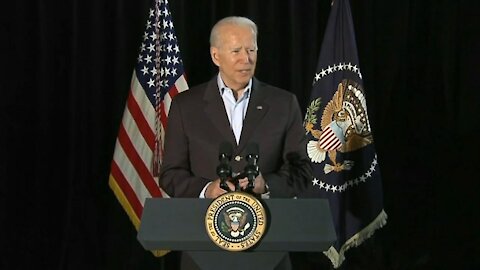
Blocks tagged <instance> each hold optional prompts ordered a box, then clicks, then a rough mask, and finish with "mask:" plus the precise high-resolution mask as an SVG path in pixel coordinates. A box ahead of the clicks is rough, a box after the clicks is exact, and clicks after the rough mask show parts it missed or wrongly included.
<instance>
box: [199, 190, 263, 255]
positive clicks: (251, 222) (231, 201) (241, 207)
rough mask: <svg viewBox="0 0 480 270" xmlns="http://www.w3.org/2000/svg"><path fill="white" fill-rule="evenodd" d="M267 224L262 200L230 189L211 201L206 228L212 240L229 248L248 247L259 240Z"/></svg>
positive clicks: (235, 249)
mask: <svg viewBox="0 0 480 270" xmlns="http://www.w3.org/2000/svg"><path fill="white" fill-rule="evenodd" d="M266 225H267V216H266V211H265V208H264V207H263V205H262V203H261V202H260V201H259V200H258V199H257V198H255V197H254V196H253V195H251V194H248V193H245V192H227V193H225V194H223V195H222V196H220V197H218V198H216V199H215V200H213V201H212V203H211V204H210V206H209V207H208V208H207V213H206V215H205V228H206V229H207V234H208V236H209V237H210V239H212V241H213V242H214V243H215V244H216V245H217V246H219V247H220V248H222V249H225V250H228V251H242V250H246V249H249V248H251V247H253V246H255V244H256V243H257V242H258V241H260V239H261V238H262V236H263V234H264V232H265V228H266Z"/></svg>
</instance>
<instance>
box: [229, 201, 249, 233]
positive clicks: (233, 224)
mask: <svg viewBox="0 0 480 270" xmlns="http://www.w3.org/2000/svg"><path fill="white" fill-rule="evenodd" d="M223 216H224V221H225V224H226V226H227V228H226V230H227V231H228V232H229V233H230V235H231V236H232V237H239V236H243V235H244V234H245V231H246V230H247V229H248V228H250V223H248V222H247V216H248V213H246V212H245V211H244V210H243V209H241V208H239V207H232V208H230V209H228V210H227V211H225V212H224V213H223Z"/></svg>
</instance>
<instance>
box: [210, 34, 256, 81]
mask: <svg viewBox="0 0 480 270" xmlns="http://www.w3.org/2000/svg"><path fill="white" fill-rule="evenodd" d="M217 43H218V44H217V45H216V46H212V47H211V48H210V55H211V57H212V61H213V62H214V63H215V65H217V66H218V67H219V70H220V75H221V77H222V79H223V82H224V83H225V84H226V85H227V86H228V87H229V88H231V89H232V90H238V89H242V88H244V87H245V86H247V84H248V82H249V80H250V79H251V78H252V77H253V74H254V73H255V65H256V63H257V43H256V40H255V36H254V34H253V31H252V29H250V28H249V27H246V26H238V25H225V26H222V28H221V29H220V31H219V37H218V42H217Z"/></svg>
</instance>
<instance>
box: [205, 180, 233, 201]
mask: <svg viewBox="0 0 480 270" xmlns="http://www.w3.org/2000/svg"><path fill="white" fill-rule="evenodd" d="M220 182H221V180H220V178H218V179H217V180H215V181H213V182H211V183H210V184H209V185H208V187H207V189H206V190H205V197H206V198H209V199H215V198H217V197H218V196H220V195H222V194H225V193H227V191H226V190H224V189H223V188H221V187H220ZM225 183H226V184H227V185H228V187H229V188H230V190H235V185H234V184H233V183H232V182H230V181H225Z"/></svg>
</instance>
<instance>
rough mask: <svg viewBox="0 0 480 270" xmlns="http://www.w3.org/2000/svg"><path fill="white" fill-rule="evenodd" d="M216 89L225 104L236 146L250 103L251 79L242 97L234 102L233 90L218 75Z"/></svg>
mask: <svg viewBox="0 0 480 270" xmlns="http://www.w3.org/2000/svg"><path fill="white" fill-rule="evenodd" d="M217 83H218V89H219V90H220V95H221V96H222V99H223V103H224V104H225V110H226V112H227V116H228V120H229V121H230V127H231V128H232V130H233V134H235V139H236V140H237V145H238V144H239V142H240V135H241V134H242V128H243V120H244V119H245V115H246V114H247V108H248V102H249V101H250V93H251V89H252V79H250V81H249V82H248V84H247V86H246V87H245V91H244V92H243V96H242V97H241V98H240V99H238V100H236V99H235V96H234V94H233V90H232V89H230V88H228V87H227V86H226V85H225V83H224V82H223V80H222V78H221V77H220V73H219V74H218V76H217Z"/></svg>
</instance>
